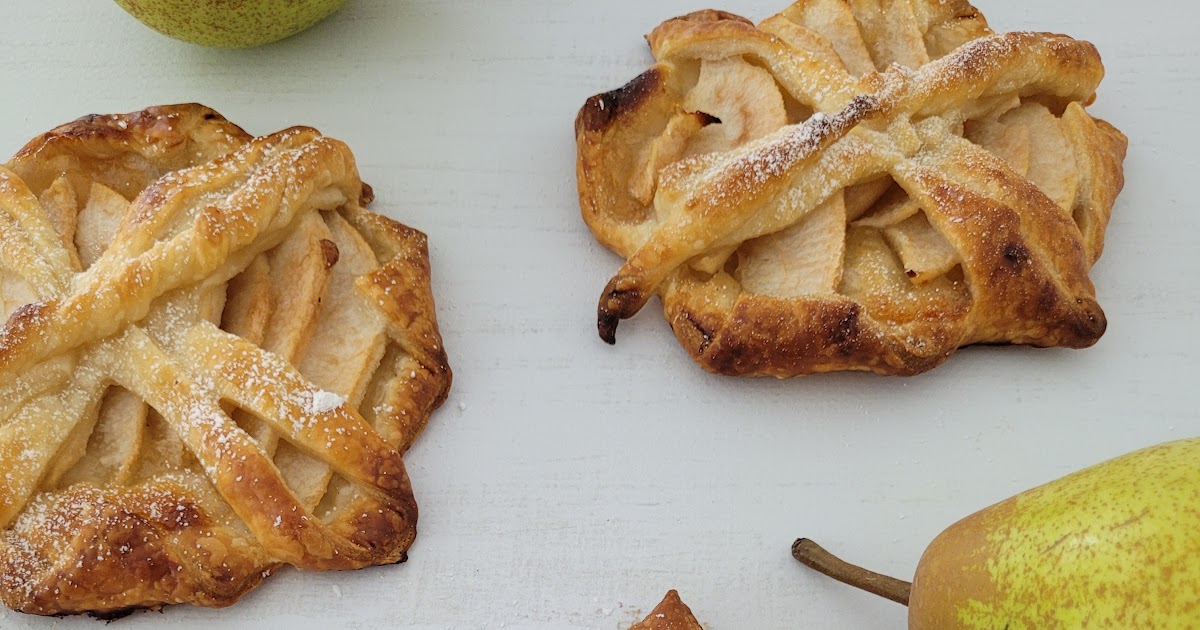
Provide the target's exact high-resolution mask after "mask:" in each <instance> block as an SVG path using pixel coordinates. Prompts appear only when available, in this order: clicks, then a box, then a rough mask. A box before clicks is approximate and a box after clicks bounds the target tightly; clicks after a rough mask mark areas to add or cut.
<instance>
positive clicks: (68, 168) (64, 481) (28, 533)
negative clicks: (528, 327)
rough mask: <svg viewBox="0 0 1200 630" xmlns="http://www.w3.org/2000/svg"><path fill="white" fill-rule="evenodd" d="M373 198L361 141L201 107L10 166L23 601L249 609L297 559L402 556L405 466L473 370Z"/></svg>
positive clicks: (411, 255)
mask: <svg viewBox="0 0 1200 630" xmlns="http://www.w3.org/2000/svg"><path fill="white" fill-rule="evenodd" d="M10 169H11V170H10ZM369 201H370V191H369V189H368V188H366V187H365V186H364V185H363V184H362V183H361V182H360V181H359V179H358V175H357V171H356V169H355V166H354V161H353V157H352V155H351V154H350V152H349V150H348V149H347V148H346V147H345V145H343V144H342V143H340V142H338V141H336V140H332V139H329V138H325V137H323V136H321V135H320V134H319V133H317V132H315V131H313V130H311V129H304V128H295V129H291V130H287V131H284V132H280V133H278V134H274V135H272V136H267V137H265V138H259V139H253V138H250V137H249V136H247V135H246V134H245V133H244V132H243V131H241V130H240V129H238V128H237V127H235V126H233V125H232V124H230V123H228V122H226V121H225V120H224V119H222V118H220V116H219V115H217V114H216V113H215V112H212V111H211V110H208V109H206V108H203V107H200V106H175V107H163V108H152V109H150V110H146V111H144V112H139V113H136V114H130V115H128V116H113V117H89V118H86V119H81V120H79V121H76V122H75V123H72V124H70V125H66V126H64V127H61V128H59V129H56V130H53V131H51V132H50V133H48V134H46V135H45V136H43V137H41V138H39V139H37V140H35V141H33V142H31V143H30V144H29V145H28V146H27V147H26V148H25V149H23V150H22V151H21V152H20V153H19V154H18V155H17V157H15V158H14V159H13V161H12V162H11V163H10V164H9V165H8V168H7V169H2V170H0V242H2V243H3V247H0V289H3V291H2V292H0V299H2V300H3V302H0V307H3V308H2V311H3V312H2V313H0V315H3V316H5V317H6V318H8V323H7V324H5V326H4V328H3V329H0V400H3V401H5V404H3V405H0V462H8V463H10V465H8V466H5V470H4V475H3V476H2V477H0V530H2V531H0V596H2V597H3V599H4V602H5V603H6V604H7V605H9V606H11V607H14V608H18V609H20V610H24V611H27V612H35V613H42V614H58V613H71V612H83V611H89V612H98V613H113V612H117V611H121V610H125V609H129V608H135V607H156V606H160V605H162V604H165V603H181V602H191V603H196V604H202V605H227V604H230V603H232V602H233V601H236V600H237V598H239V597H240V596H241V595H242V594H244V593H245V592H246V591H247V590H249V589H250V588H253V587H254V586H255V585H257V584H258V583H259V582H260V581H261V580H262V579H263V578H264V577H265V576H267V575H269V574H270V573H271V571H273V570H274V568H275V567H276V566H278V565H279V564H281V563H289V564H293V565H295V566H298V567H301V568H310V569H353V568H358V567H362V566H367V565H372V564H384V563H392V562H398V561H401V560H403V559H404V557H405V552H406V550H407V549H408V547H409V545H410V544H411V543H412V540H413V536H414V535H415V528H414V527H415V522H416V517H417V511H416V505H415V502H414V501H413V497H412V490H411V487H410V483H409V479H408V476H407V473H406V472H405V469H404V463H403V460H402V457H401V453H403V451H404V450H405V449H407V447H408V446H409V445H410V444H411V443H412V440H413V439H415V437H416V436H417V434H418V433H419V432H420V430H421V428H422V427H423V425H424V422H425V421H426V419H427V418H428V415H429V413H430V412H431V411H432V410H433V409H434V408H436V407H437V406H438V405H440V404H441V402H442V400H443V399H444V397H445V393H446V390H447V388H448V386H449V381H450V373H449V369H448V368H447V367H446V363H445V353H444V351H443V349H442V347H441V340H440V336H439V334H438V331H437V325H436V320H435V319H434V315H433V310H432V309H433V304H432V297H431V293H430V287H429V267H428V260H427V253H426V247H425V240H424V236H423V235H421V234H420V233H418V232H415V231H413V230H410V229H408V228H405V227H403V226H401V225H399V224H396V223H394V222H392V221H389V220H387V219H384V218H383V217H380V216H378V215H375V214H372V213H369V212H367V211H365V210H363V209H362V208H361V206H360V204H361V203H364V202H369ZM9 401H11V402H9Z"/></svg>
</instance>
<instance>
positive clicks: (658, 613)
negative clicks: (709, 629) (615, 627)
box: [629, 590, 704, 630]
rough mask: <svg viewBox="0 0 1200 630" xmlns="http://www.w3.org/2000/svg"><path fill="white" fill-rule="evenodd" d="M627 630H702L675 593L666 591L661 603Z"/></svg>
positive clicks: (689, 610)
mask: <svg viewBox="0 0 1200 630" xmlns="http://www.w3.org/2000/svg"><path fill="white" fill-rule="evenodd" d="M629 630H704V629H703V628H702V627H701V626H700V623H699V622H698V621H696V618H695V617H694V616H693V615H692V611H691V609H690V608H688V607H687V604H685V603H683V600H682V599H680V598H679V593H678V592H676V591H673V590H672V591H667V596H666V597H664V598H663V600H662V602H660V603H659V604H658V606H655V608H654V610H652V611H650V614H649V615H646V618H645V619H643V620H641V621H640V622H638V623H635V624H633V626H632V627H630V628H629Z"/></svg>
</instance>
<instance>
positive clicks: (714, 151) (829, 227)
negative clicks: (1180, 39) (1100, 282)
mask: <svg viewBox="0 0 1200 630" xmlns="http://www.w3.org/2000/svg"><path fill="white" fill-rule="evenodd" d="M648 40H649V42H650V47H651V50H652V52H653V53H654V56H655V58H656V59H657V60H658V64H657V65H655V66H654V67H653V68H651V69H650V70H649V71H647V72H646V73H645V74H643V75H641V76H640V77H638V78H636V79H634V81H632V82H631V83H629V84H628V85H626V86H625V87H623V88H621V89H619V90H616V91H614V92H609V93H607V94H601V95H598V96H595V97H593V98H591V99H589V101H588V102H587V104H585V105H584V107H583V109H582V110H581V111H580V113H579V116H578V119H577V121H576V135H577V140H578V146H579V161H578V180H579V191H580V205H581V208H582V210H583V216H584V218H585V220H586V221H587V223H588V225H589V227H590V228H591V229H592V231H593V233H594V234H595V235H596V237H597V238H598V239H599V240H600V241H601V242H602V243H603V244H604V245H605V246H607V247H609V248H610V249H612V250H613V251H615V252H617V253H619V254H621V255H622V256H625V257H626V258H627V259H628V260H627V262H626V263H625V265H624V266H623V267H622V268H621V270H620V271H619V272H618V273H617V274H616V275H615V276H614V277H613V278H612V280H611V281H610V282H609V283H608V286H607V287H605V290H604V293H603V295H602V297H601V300H600V304H599V308H598V322H599V329H600V334H601V337H603V338H604V339H605V340H606V341H609V342H613V341H614V340H615V331H616V327H617V323H618V322H619V321H620V320H621V319H625V318H629V317H632V316H633V315H634V314H636V313H637V312H638V311H639V310H640V309H641V308H642V307H643V306H644V305H645V304H646V302H647V301H648V300H649V298H650V297H651V296H652V295H654V294H658V295H660V296H662V298H663V303H664V307H665V311H666V316H667V319H668V321H669V322H670V323H671V325H672V327H673V328H674V330H675V332H676V335H677V336H678V337H679V339H680V341H681V342H682V343H683V344H684V346H685V347H686V348H687V350H688V351H689V353H690V354H691V355H692V356H693V358H695V359H696V360H697V361H698V362H699V363H700V364H701V365H702V366H704V367H705V368H707V369H709V370H712V371H716V372H720V373H724V374H735V375H772V376H778V377H786V376H795V375H802V374H809V373H814V372H826V371H833V370H870V371H874V372H877V373H881V374H915V373H918V372H921V371H925V370H928V369H931V368H933V367H934V366H936V365H938V364H940V363H941V362H942V361H944V360H945V359H946V358H947V357H948V356H949V355H950V354H952V353H953V352H954V351H955V350H956V349H957V348H959V347H961V346H965V345H970V344H976V343H1018V344H1031V345H1037V346H1069V347H1085V346H1089V345H1092V344H1093V343H1095V342H1096V340H1097V339H1099V337H1100V336H1101V335H1102V334H1103V332H1104V329H1105V326H1106V322H1105V318H1104V314H1103V312H1102V311H1101V309H1100V307H1099V305H1098V304H1097V303H1096V300H1095V295H1094V293H1095V292H1094V288H1093V286H1092V284H1091V281H1090V279H1089V278H1088V270H1089V269H1090V267H1091V265H1092V264H1093V263H1094V262H1095V261H1096V259H1097V258H1098V257H1099V255H1100V252H1101V248H1102V244H1103V238H1104V229H1105V227H1106V225H1107V222H1108V217H1109V214H1110V212H1111V209H1112V205H1113V202H1114V200H1115V198H1116V195H1117V193H1118V192H1119V191H1120V189H1121V186H1122V183H1123V180H1122V174H1121V173H1122V171H1121V162H1122V160H1123V158H1124V153H1125V145H1126V141H1125V138H1124V136H1122V135H1121V134H1120V132H1118V131H1116V130H1115V129H1113V128H1112V127H1111V126H1109V125H1108V124H1107V123H1104V122H1103V121H1098V120H1094V119H1092V118H1091V117H1090V116H1088V114H1087V113H1086V112H1085V110H1084V109H1083V105H1084V104H1086V103H1089V102H1090V101H1091V100H1092V99H1093V98H1094V94H1095V89H1096V87H1097V86H1098V85H1099V83H1100V80H1101V78H1102V77H1103V67H1102V65H1101V63H1100V58H1099V55H1098V54H1097V53H1096V51H1095V48H1094V47H1093V46H1092V45H1091V44H1088V43H1086V42H1080V41H1076V40H1073V39H1070V38H1068V37H1065V36H1060V35H1047V34H1039V33H1009V34H1005V35H995V34H993V33H992V32H991V31H990V30H989V29H988V27H987V25H986V22H985V21H984V19H983V17H982V16H981V15H980V14H979V13H978V11H976V10H975V9H974V8H973V7H971V6H970V5H969V4H967V3H966V2H962V1H951V2H940V1H935V0H896V1H894V2H886V3H874V2H868V1H866V0H848V1H842V0H802V1H801V2H797V3H795V4H793V5H792V6H790V7H789V8H788V9H786V10H785V11H783V12H782V13H780V14H779V15H777V16H774V17H772V18H770V19H768V20H766V21H764V22H763V23H762V24H761V25H759V26H758V27H755V26H754V25H753V24H751V23H750V22H748V21H746V20H744V19H743V18H740V17H737V16H734V15H731V14H728V13H724V12H719V11H702V12H699V13H694V14H691V15H688V16H684V17H682V18H677V19H674V20H669V21H667V22H665V23H664V24H662V25H661V26H659V27H658V28H656V29H655V30H654V32H653V33H651V34H650V36H649V37H648Z"/></svg>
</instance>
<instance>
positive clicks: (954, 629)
mask: <svg viewBox="0 0 1200 630" xmlns="http://www.w3.org/2000/svg"><path fill="white" fill-rule="evenodd" d="M792 555H794V556H795V557H796V559H797V560H799V561H800V562H802V563H804V564H805V565H807V566H809V567H811V568H813V569H815V570H817V571H820V572H821V573H824V574H826V575H828V576H830V577H833V578H835V579H837V580H840V581H842V582H845V583H847V584H850V585H852V586H856V587H858V588H861V589H864V590H867V591H870V592H872V593H875V594H876V595H880V596H882V597H887V598H888V599H891V600H893V601H896V602H899V603H902V604H907V605H908V607H909V609H908V627H909V629H910V630H1141V629H1143V628H1145V629H1153V630H1184V629H1193V628H1200V438H1193V439H1188V440H1181V441H1178V442H1170V443H1167V444H1160V445H1158V446H1153V447H1150V448H1147V449H1144V450H1140V451H1136V452H1133V453H1129V454H1128V455H1124V456H1121V457H1118V458H1116V459H1112V460H1109V461H1106V462H1103V463H1101V464H1097V465H1095V466H1092V467H1091V468H1087V469H1084V470H1081V471H1079V472H1076V473H1073V474H1070V475H1067V476H1066V477H1063V478H1061V479H1058V480H1056V481H1052V482H1050V483H1048V484H1046V485H1043V486H1039V487H1037V488H1034V489H1032V490H1028V491H1026V492H1023V493H1021V494H1018V495H1016V496H1014V497H1012V498H1010V499H1007V500H1005V501H1001V502H1000V503H997V504H996V505H993V506H991V507H988V508H984V509H983V510H980V511H978V512H976V513H974V514H972V515H970V516H968V517H966V518H964V519H963V520H961V521H959V522H957V523H955V524H954V525H951V526H950V527H948V528H946V530H945V531H943V532H942V533H941V534H939V535H938V536H937V538H935V539H934V541H933V542H932V543H930V544H929V547H927V548H926V549H925V553H924V554H923V555H922V556H921V561H920V563H919V564H918V566H917V573H916V577H915V578H914V579H913V581H912V583H911V584H910V583H908V582H903V581H901V580H897V579H894V578H890V577H887V576H884V575H880V574H877V573H873V572H871V571H868V570H866V569H863V568H861V567H856V566H854V565H851V564H849V563H846V562H844V561H842V560H840V559H838V558H836V557H835V556H833V555H832V554H830V553H829V552H827V551H825V550H824V549H822V548H821V547H820V546H819V545H817V544H816V543H814V542H812V541H811V540H808V539H800V540H797V541H796V543H795V544H794V545H793V547H792Z"/></svg>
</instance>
